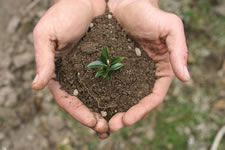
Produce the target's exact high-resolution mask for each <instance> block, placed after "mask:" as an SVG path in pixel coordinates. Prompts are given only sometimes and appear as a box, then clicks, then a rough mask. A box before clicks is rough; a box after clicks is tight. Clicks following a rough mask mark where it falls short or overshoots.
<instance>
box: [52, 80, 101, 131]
mask: <svg viewBox="0 0 225 150" xmlns="http://www.w3.org/2000/svg"><path fill="white" fill-rule="evenodd" d="M48 87H49V89H50V91H51V93H52V95H53V97H54V98H55V100H56V102H57V104H58V105H59V106H60V107H62V108H63V109H65V110H66V111H67V112H68V113H69V114H70V115H71V116H73V117H74V118H75V119H76V120H77V121H79V122H80V123H81V124H83V125H85V126H88V127H90V128H94V127H95V126H96V124H97V120H96V118H95V116H94V114H93V113H92V112H91V111H90V110H89V109H88V108H87V107H86V106H85V105H84V104H83V103H82V102H81V101H80V100H79V99H78V98H77V97H74V96H71V95H69V94H68V93H66V92H65V91H63V90H61V89H60V85H59V83H58V82H57V81H55V80H50V81H49V83H48Z"/></svg>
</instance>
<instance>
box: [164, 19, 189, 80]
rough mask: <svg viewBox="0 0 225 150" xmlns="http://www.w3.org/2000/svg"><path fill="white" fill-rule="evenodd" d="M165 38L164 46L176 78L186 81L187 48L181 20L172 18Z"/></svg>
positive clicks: (187, 77) (187, 74)
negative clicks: (166, 48)
mask: <svg viewBox="0 0 225 150" xmlns="http://www.w3.org/2000/svg"><path fill="white" fill-rule="evenodd" d="M171 25H172V26H170V29H169V31H168V36H167V38H166V44H167V47H168V50H169V53H170V63H171V66H172V68H173V71H174V73H175V75H176V76H177V78H179V79H180V80H181V81H184V82H186V81H188V80H189V79H190V74H189V72H188V69H187V57H188V48H187V45H186V39H185V34H184V27H183V23H182V21H181V19H180V18H179V17H177V16H174V19H173V24H171Z"/></svg>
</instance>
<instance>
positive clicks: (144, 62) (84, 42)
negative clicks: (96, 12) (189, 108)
mask: <svg viewBox="0 0 225 150" xmlns="http://www.w3.org/2000/svg"><path fill="white" fill-rule="evenodd" d="M104 46H108V47H109V56H110V58H113V57H124V58H125V59H124V60H123V61H122V63H123V64H124V66H123V67H122V68H121V69H120V70H118V71H114V72H113V73H112V77H113V79H112V80H110V79H109V78H105V79H104V78H103V77H97V78H96V77H95V73H96V71H97V70H98V69H88V68H87V65H88V64H89V63H90V62H92V61H95V60H99V59H100V54H101V51H102V48H103V47H104ZM135 48H139V49H140V50H141V56H137V55H136V53H135ZM56 80H57V81H59V83H60V84H61V88H62V89H63V90H65V91H67V92H68V93H69V94H71V95H73V94H74V90H77V91H78V92H79V93H78V95H77V97H78V98H79V99H80V100H81V101H82V102H83V103H84V104H85V105H86V106H87V107H88V108H89V109H91V110H92V111H94V112H99V113H101V114H102V116H103V117H104V118H105V119H106V120H107V121H108V120H110V118H112V116H113V115H115V114H116V113H117V112H126V111H127V110H128V109H129V108H130V107H132V106H133V105H135V104H137V103H138V102H139V101H140V100H141V99H142V98H143V97H145V96H147V95H148V94H149V93H151V92H152V88H153V86H154V83H155V80H156V76H155V63H154V62H153V60H152V59H151V58H150V57H149V56H148V55H147V53H146V52H145V51H144V50H143V49H141V48H140V47H139V45H138V44H137V43H136V42H135V41H133V40H132V39H131V38H130V37H129V36H128V34H127V33H126V32H125V31H124V30H123V29H122V27H121V26H120V25H119V24H118V23H117V21H116V19H115V18H114V17H111V14H110V13H109V12H107V13H105V15H103V16H100V17H97V18H95V19H94V20H93V22H92V25H91V26H90V28H89V30H88V32H87V33H86V34H85V36H84V37H83V38H82V39H81V40H80V42H79V43H78V44H77V46H76V47H75V48H74V49H73V50H72V51H71V52H70V53H69V54H68V55H66V56H63V57H61V58H60V59H58V60H57V61H56ZM76 94H77V93H76Z"/></svg>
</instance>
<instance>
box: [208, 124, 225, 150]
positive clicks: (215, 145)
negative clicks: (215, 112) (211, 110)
mask: <svg viewBox="0 0 225 150" xmlns="http://www.w3.org/2000/svg"><path fill="white" fill-rule="evenodd" d="M224 134H225V126H224V127H222V128H221V129H220V130H219V132H218V133H217V135H216V138H215V140H214V142H213V145H212V147H211V149H210V150H217V149H218V147H219V144H220V141H221V140H222V137H223V136H224Z"/></svg>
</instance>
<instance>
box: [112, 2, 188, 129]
mask: <svg viewBox="0 0 225 150" xmlns="http://www.w3.org/2000/svg"><path fill="white" fill-rule="evenodd" d="M108 5H109V8H110V11H111V12H112V13H113V15H114V16H115V17H116V19H117V20H118V22H119V23H120V24H121V25H122V26H123V27H124V29H125V30H126V31H127V32H128V33H129V34H130V35H131V36H132V37H133V38H134V39H135V40H136V41H137V42H138V43H139V44H140V46H141V47H142V48H143V49H144V50H145V51H146V52H147V54H148V55H149V56H150V57H151V58H152V59H153V60H154V61H155V62H156V76H157V77H158V79H157V81H156V83H155V85H154V88H153V92H152V93H151V94H150V95H148V96H146V97H144V98H143V99H142V100H141V101H140V102H139V103H138V104H137V105H135V106H133V107H132V108H130V109H129V110H128V111H127V112H125V113H118V114H116V115H115V116H114V117H113V118H112V119H111V120H110V121H109V127H110V131H111V132H115V131H117V130H119V129H120V128H122V127H123V126H129V125H132V124H134V123H136V122H137V121H139V120H140V119H141V118H142V117H143V116H145V115H146V114H147V113H148V112H149V111H151V110H152V109H153V108H155V107H156V106H157V105H159V104H160V103H162V101H163V99H164V97H165V95H166V93H167V90H168V88H169V86H170V84H171V81H172V79H173V77H174V73H175V75H176V76H177V77H178V78H179V79H180V80H182V81H188V80H189V79H190V75H189V72H188V70H187V56H188V49H187V46H186V40H185V35H184V29H183V23H182V21H181V19H180V18H179V17H177V16H176V15H174V14H170V13H167V12H164V11H162V10H160V9H159V8H158V4H157V0H110V1H109V3H108ZM146 67H147V66H146Z"/></svg>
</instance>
